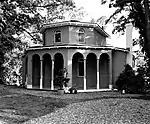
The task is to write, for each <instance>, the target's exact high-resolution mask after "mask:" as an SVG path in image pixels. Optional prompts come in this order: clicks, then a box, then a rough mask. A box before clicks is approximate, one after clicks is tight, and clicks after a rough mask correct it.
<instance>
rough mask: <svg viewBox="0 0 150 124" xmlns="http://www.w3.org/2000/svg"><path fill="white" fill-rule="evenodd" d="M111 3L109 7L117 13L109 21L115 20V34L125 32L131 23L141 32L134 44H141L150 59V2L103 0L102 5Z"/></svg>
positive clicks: (145, 0) (144, 0) (147, 0)
mask: <svg viewBox="0 0 150 124" xmlns="http://www.w3.org/2000/svg"><path fill="white" fill-rule="evenodd" d="M106 2H109V7H110V8H112V7H114V8H116V11H115V12H114V13H113V15H111V16H110V18H109V19H108V20H107V22H108V21H110V20H111V19H114V20H113V21H114V24H115V28H114V30H113V33H116V32H122V31H123V32H124V29H125V25H126V24H127V23H129V22H131V23H132V24H133V26H134V27H135V28H136V29H138V30H139V34H140V37H139V39H138V40H135V42H134V44H140V46H141V47H142V51H143V52H145V54H146V56H147V57H148V58H149V59H150V1H149V0H102V4H105V3H106Z"/></svg>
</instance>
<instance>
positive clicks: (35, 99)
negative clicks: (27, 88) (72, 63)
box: [0, 89, 150, 124]
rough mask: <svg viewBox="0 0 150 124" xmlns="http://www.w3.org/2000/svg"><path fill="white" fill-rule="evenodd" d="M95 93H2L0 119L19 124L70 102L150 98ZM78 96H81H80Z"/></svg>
mask: <svg viewBox="0 0 150 124" xmlns="http://www.w3.org/2000/svg"><path fill="white" fill-rule="evenodd" d="M16 90H17V89H16ZM4 91H5V90H4ZM96 94H97V93H83V94H81V93H79V94H76V95H77V96H76V97H74V95H72V96H71V95H70V96H71V97H69V98H67V97H66V98H65V99H61V98H54V97H53V98H51V97H42V96H35V95H30V94H17V93H14V94H11V93H5V94H2V97H0V121H1V120H2V121H5V122H8V123H11V124H20V123H23V122H25V121H28V120H29V119H32V118H37V117H40V116H44V115H46V114H50V113H52V112H54V111H55V110H56V109H59V108H63V107H65V106H66V105H69V104H71V103H77V102H84V101H90V100H100V99H118V98H119V99H122V98H125V99H126V98H127V99H142V100H150V95H137V94H124V95H122V94H120V93H119V92H117V93H114V92H109V93H108V92H106V93H103V92H101V95H97V96H95V97H94V95H96ZM3 95H4V96H3ZM8 96H9V97H8ZM80 96H82V97H81V98H80ZM83 96H86V97H83ZM64 97H65V96H64Z"/></svg>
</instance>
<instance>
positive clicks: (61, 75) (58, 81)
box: [54, 68, 70, 89]
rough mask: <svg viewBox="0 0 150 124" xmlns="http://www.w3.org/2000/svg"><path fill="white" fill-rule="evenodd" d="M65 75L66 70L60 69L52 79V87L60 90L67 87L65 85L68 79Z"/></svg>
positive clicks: (66, 73)
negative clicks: (57, 87)
mask: <svg viewBox="0 0 150 124" xmlns="http://www.w3.org/2000/svg"><path fill="white" fill-rule="evenodd" d="M67 75H68V72H67V69H66V68H64V69H60V70H59V72H58V74H57V75H56V77H55V79H54V85H55V86H59V88H60V89H63V87H67V84H68V82H69V80H70V78H68V77H67Z"/></svg>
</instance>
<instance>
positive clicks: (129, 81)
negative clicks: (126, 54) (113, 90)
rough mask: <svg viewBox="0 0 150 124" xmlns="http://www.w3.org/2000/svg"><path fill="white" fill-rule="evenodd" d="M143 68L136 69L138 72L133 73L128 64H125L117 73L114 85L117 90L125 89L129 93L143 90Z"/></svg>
mask: <svg viewBox="0 0 150 124" xmlns="http://www.w3.org/2000/svg"><path fill="white" fill-rule="evenodd" d="M143 69H144V68H139V69H138V71H137V72H138V74H137V75H135V73H134V71H133V69H132V67H131V66H130V65H128V64H127V65H125V69H124V71H123V72H122V73H121V74H120V75H119V77H118V79H117V81H116V86H117V88H118V90H119V91H122V90H125V91H126V92H129V93H138V92H140V93H141V92H143V91H144V86H145V79H144V76H145V75H144V74H145V72H144V70H143Z"/></svg>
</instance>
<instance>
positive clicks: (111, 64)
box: [23, 21, 132, 92]
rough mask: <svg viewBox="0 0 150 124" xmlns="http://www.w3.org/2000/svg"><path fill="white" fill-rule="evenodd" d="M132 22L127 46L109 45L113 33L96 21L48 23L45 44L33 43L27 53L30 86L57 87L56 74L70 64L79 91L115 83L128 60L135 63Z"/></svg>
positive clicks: (26, 79)
mask: <svg viewBox="0 0 150 124" xmlns="http://www.w3.org/2000/svg"><path fill="white" fill-rule="evenodd" d="M131 32H132V26H131V25H128V26H127V36H128V38H126V39H127V43H126V44H127V48H118V47H113V46H107V44H106V38H108V37H109V35H108V34H107V33H106V32H105V31H104V30H103V29H102V28H101V27H100V26H99V25H98V24H95V23H88V22H79V21H64V22H58V23H51V24H45V25H43V27H42V28H41V30H40V33H42V35H43V46H39V47H30V48H28V49H27V50H26V53H25V56H24V57H23V83H25V85H26V87H27V89H43V90H44V89H45V90H55V89H56V87H55V86H54V78H55V76H56V75H57V73H58V71H59V70H60V69H62V68H67V71H68V77H69V78H70V81H69V84H68V85H69V86H72V87H75V88H76V89H77V90H78V92H90V91H104V90H111V89H112V88H114V87H115V81H116V79H117V77H118V75H119V74H120V72H122V70H123V68H124V65H125V64H127V63H128V64H130V65H131V64H132V55H131V54H132V51H131V48H132V43H131V42H132V38H131V36H132V35H131Z"/></svg>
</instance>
